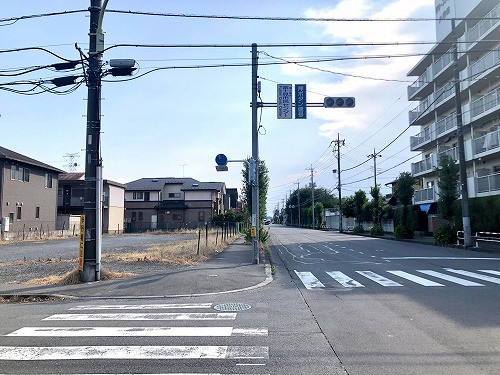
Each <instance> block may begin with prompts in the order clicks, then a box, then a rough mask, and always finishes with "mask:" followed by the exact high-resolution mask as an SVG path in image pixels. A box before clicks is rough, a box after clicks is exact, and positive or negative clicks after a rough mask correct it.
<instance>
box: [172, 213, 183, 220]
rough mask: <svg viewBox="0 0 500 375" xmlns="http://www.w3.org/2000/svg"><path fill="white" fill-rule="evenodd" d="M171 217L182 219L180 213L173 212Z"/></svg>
mask: <svg viewBox="0 0 500 375" xmlns="http://www.w3.org/2000/svg"><path fill="white" fill-rule="evenodd" d="M172 219H173V220H182V215H181V214H173V215H172Z"/></svg>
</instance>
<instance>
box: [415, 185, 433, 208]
mask: <svg viewBox="0 0 500 375" xmlns="http://www.w3.org/2000/svg"><path fill="white" fill-rule="evenodd" d="M413 198H414V201H415V204H417V203H418V202H425V201H433V200H434V187H430V188H427V189H421V190H415V193H414V195H413Z"/></svg>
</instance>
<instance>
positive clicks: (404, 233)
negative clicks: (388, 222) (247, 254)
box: [394, 224, 415, 239]
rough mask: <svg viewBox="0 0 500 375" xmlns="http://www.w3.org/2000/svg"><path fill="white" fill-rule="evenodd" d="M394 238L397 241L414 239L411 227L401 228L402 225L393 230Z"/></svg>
mask: <svg viewBox="0 0 500 375" xmlns="http://www.w3.org/2000/svg"><path fill="white" fill-rule="evenodd" d="M394 236H395V237H396V238H399V239H412V238H413V237H415V231H414V229H413V227H408V226H406V227H405V226H403V225H402V224H400V225H398V226H397V227H396V228H394Z"/></svg>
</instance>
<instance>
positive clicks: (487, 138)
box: [473, 130, 500, 155]
mask: <svg viewBox="0 0 500 375" xmlns="http://www.w3.org/2000/svg"><path fill="white" fill-rule="evenodd" d="M473 142H474V143H473V144H474V155H477V154H480V153H482V152H486V151H489V150H493V149H496V148H499V147H500V130H496V131H494V132H491V133H488V134H486V135H483V136H482V137H479V138H476V139H474V141H473Z"/></svg>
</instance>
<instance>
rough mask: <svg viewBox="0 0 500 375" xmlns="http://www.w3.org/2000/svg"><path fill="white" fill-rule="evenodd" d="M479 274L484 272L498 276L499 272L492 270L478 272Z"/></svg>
mask: <svg viewBox="0 0 500 375" xmlns="http://www.w3.org/2000/svg"><path fill="white" fill-rule="evenodd" d="M478 271H479V272H486V273H491V274H492V275H498V276H500V271H494V270H478Z"/></svg>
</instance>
